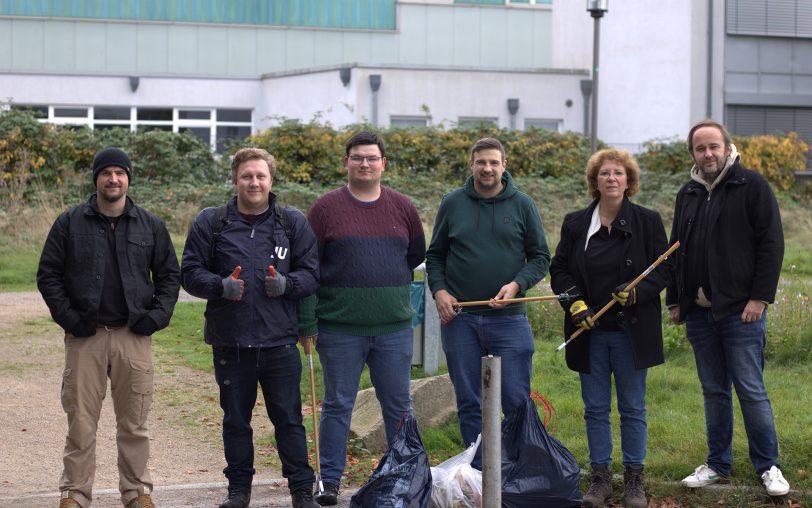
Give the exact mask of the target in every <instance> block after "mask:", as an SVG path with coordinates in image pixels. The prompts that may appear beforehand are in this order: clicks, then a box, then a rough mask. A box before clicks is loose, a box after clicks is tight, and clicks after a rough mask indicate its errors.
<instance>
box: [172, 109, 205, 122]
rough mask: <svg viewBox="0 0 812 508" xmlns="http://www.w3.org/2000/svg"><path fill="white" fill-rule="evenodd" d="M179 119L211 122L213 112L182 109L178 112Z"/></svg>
mask: <svg viewBox="0 0 812 508" xmlns="http://www.w3.org/2000/svg"><path fill="white" fill-rule="evenodd" d="M178 118H180V119H181V120H209V119H210V118H211V111H193V110H186V109H181V110H180V111H178Z"/></svg>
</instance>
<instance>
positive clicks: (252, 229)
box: [249, 226, 256, 240]
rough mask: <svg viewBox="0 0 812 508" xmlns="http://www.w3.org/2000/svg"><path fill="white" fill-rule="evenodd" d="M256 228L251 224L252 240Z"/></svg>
mask: <svg viewBox="0 0 812 508" xmlns="http://www.w3.org/2000/svg"><path fill="white" fill-rule="evenodd" d="M255 230H256V228H255V227H254V226H251V236H250V237H249V238H251V239H252V240H253V239H254V231H255Z"/></svg>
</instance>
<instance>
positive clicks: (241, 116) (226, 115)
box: [217, 109, 251, 122]
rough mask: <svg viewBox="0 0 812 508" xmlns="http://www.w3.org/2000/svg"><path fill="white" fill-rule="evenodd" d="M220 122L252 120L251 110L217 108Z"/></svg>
mask: <svg viewBox="0 0 812 508" xmlns="http://www.w3.org/2000/svg"><path fill="white" fill-rule="evenodd" d="M217 121H218V122H250V121H251V110H250V109H218V110H217Z"/></svg>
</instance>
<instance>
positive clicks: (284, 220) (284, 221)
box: [274, 204, 293, 247]
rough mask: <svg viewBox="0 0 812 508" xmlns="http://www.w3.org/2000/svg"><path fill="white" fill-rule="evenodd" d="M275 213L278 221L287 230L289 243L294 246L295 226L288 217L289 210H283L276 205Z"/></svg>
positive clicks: (286, 234)
mask: <svg viewBox="0 0 812 508" xmlns="http://www.w3.org/2000/svg"><path fill="white" fill-rule="evenodd" d="M274 212H275V213H276V221H277V222H278V223H279V225H280V226H282V229H284V230H285V236H286V237H287V238H288V243H289V244H290V245H291V247H292V246H293V225H292V224H291V223H290V222H291V221H290V217H289V216H288V209H287V208H282V207H280V206H279V205H277V204H275V205H274Z"/></svg>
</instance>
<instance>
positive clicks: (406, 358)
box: [316, 328, 413, 485]
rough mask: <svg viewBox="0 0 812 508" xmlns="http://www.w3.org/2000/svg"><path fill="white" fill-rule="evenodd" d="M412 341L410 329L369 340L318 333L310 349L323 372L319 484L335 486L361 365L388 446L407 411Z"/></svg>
mask: <svg viewBox="0 0 812 508" xmlns="http://www.w3.org/2000/svg"><path fill="white" fill-rule="evenodd" d="M412 342H413V332H412V329H411V328H407V329H405V330H400V331H397V332H392V333H388V334H385V335H378V336H374V337H362V336H358V335H349V334H346V333H339V332H331V331H328V330H319V340H318V342H317V343H316V349H317V350H318V352H319V359H320V361H321V367H322V371H323V373H324V403H323V406H322V411H321V423H320V424H319V448H320V452H321V475H322V479H323V480H324V481H325V482H328V483H332V484H334V485H339V484H340V483H341V474H342V473H343V472H344V466H345V465H346V463H347V438H348V437H349V434H350V420H351V418H352V408H353V406H355V397H356V395H357V394H358V383H359V381H360V380H361V371H362V370H363V368H364V363H366V364H367V365H369V376H370V379H371V380H372V385H373V386H374V387H375V396H376V397H377V398H378V402H380V404H381V413H382V414H383V422H384V427H385V429H386V440H387V442H388V443H390V444H391V443H392V439H393V438H394V437H395V433H396V432H397V428H398V423H399V422H400V420H401V419H402V418H403V416H404V415H405V414H407V413H409V412H410V411H411V409H412V399H411V395H410V393H409V388H410V376H411V368H412V347H413V343H412Z"/></svg>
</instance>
